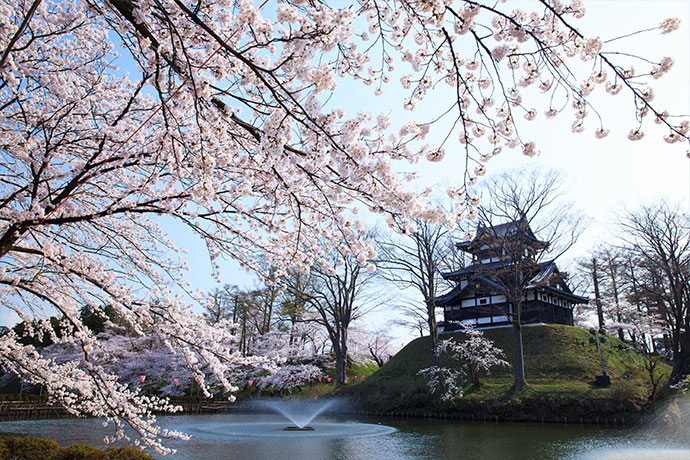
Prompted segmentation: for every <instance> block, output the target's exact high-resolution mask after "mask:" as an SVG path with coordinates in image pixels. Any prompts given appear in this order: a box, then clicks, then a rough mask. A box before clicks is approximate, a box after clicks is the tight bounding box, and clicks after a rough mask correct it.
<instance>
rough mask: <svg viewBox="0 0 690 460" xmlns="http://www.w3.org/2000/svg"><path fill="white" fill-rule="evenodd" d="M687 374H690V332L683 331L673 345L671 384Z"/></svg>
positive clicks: (669, 380)
mask: <svg viewBox="0 0 690 460" xmlns="http://www.w3.org/2000/svg"><path fill="white" fill-rule="evenodd" d="M686 375H690V333H688V332H687V331H686V332H681V333H680V334H679V340H678V341H677V342H676V343H674V347H673V369H672V370H671V377H670V378H669V379H668V382H669V384H671V385H672V384H674V383H677V382H678V380H679V379H680V378H682V377H684V376H686Z"/></svg>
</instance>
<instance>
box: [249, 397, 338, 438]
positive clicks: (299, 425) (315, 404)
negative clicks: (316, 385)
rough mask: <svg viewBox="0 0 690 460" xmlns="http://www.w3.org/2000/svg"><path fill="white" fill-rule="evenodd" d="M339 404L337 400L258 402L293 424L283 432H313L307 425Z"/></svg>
mask: <svg viewBox="0 0 690 460" xmlns="http://www.w3.org/2000/svg"><path fill="white" fill-rule="evenodd" d="M339 402H340V401H339V400H337V399H325V400H319V399H314V400H295V399H267V400H261V401H260V403H261V404H262V405H264V406H265V407H268V408H269V409H271V410H274V411H276V412H278V413H280V414H282V415H283V416H285V418H287V419H288V420H290V421H291V422H292V423H293V424H292V425H288V426H286V427H285V428H283V431H314V427H313V426H309V423H310V422H311V421H312V420H314V419H315V418H316V417H318V416H319V415H320V414H322V413H324V412H325V411H326V410H328V409H329V408H332V407H334V406H336V405H337V404H339Z"/></svg>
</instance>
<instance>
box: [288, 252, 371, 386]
mask: <svg viewBox="0 0 690 460" xmlns="http://www.w3.org/2000/svg"><path fill="white" fill-rule="evenodd" d="M330 261H331V262H332V264H333V267H328V268H326V267H314V268H313V269H312V272H311V274H310V277H311V280H310V282H308V283H303V284H302V285H301V286H298V285H297V284H296V283H295V282H294V280H291V279H288V280H287V287H288V289H289V290H290V291H291V292H293V294H294V295H299V296H301V298H303V299H305V301H306V304H307V305H308V306H309V307H310V308H311V309H312V310H313V311H314V312H315V313H316V315H314V316H313V317H311V318H310V317H307V318H305V321H313V322H316V323H317V324H320V325H321V326H323V327H324V328H325V329H326V331H327V332H328V337H329V339H330V342H331V346H332V347H333V353H334V355H335V367H336V383H337V384H338V385H343V384H344V383H345V367H346V365H347V351H348V342H347V340H348V329H349V327H350V324H351V323H352V322H353V321H354V320H356V319H357V318H360V317H361V316H362V315H364V314H366V313H368V312H369V311H371V310H372V309H373V308H374V307H376V304H375V299H376V298H377V296H376V295H374V294H373V293H372V292H371V291H369V290H368V287H369V284H370V283H371V281H373V279H374V273H373V272H369V271H367V269H366V268H365V267H362V266H360V265H358V263H357V260H356V259H355V258H353V257H351V256H348V255H344V254H342V253H340V252H339V251H334V252H333V253H332V254H331V260H330Z"/></svg>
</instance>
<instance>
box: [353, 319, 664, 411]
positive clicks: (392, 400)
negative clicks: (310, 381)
mask: <svg viewBox="0 0 690 460" xmlns="http://www.w3.org/2000/svg"><path fill="white" fill-rule="evenodd" d="M463 336H464V334H463V333H455V334H443V335H442V339H445V338H447V337H454V338H455V339H456V340H463ZM485 336H486V337H487V338H489V339H491V340H493V341H494V343H495V345H496V346H498V347H499V348H501V349H503V350H504V352H505V355H506V359H507V360H508V361H509V362H512V353H513V350H512V329H511V328H501V329H491V330H487V331H485ZM589 337H590V334H589V332H588V331H587V330H585V329H581V328H576V327H571V326H562V325H540V326H530V327H525V328H524V329H523V344H524V349H525V372H526V375H527V382H528V383H529V386H528V387H527V388H526V389H525V390H524V391H522V392H520V393H519V394H518V395H513V394H512V392H511V389H510V387H511V385H512V368H508V367H503V368H495V369H494V370H493V371H492V373H491V375H482V378H481V382H482V385H481V387H480V388H476V387H473V386H471V385H468V386H466V387H465V396H464V397H463V398H461V399H457V400H455V401H452V402H444V401H441V400H440V398H439V397H438V396H436V395H432V394H430V393H429V390H428V389H427V387H426V380H425V378H424V377H422V376H420V375H418V371H419V370H420V369H422V368H425V367H428V366H429V359H430V358H429V339H428V337H424V338H419V339H416V340H414V341H412V342H410V343H409V344H408V345H407V346H405V348H403V349H402V350H401V351H400V352H399V353H398V354H396V355H395V356H394V357H393V358H391V360H390V361H389V362H388V363H387V364H386V365H384V366H383V367H382V368H381V369H380V370H379V371H378V372H376V373H375V374H373V375H371V376H370V377H369V378H367V379H366V381H364V382H362V383H359V384H357V385H355V386H352V387H349V388H347V389H346V390H345V391H344V393H345V394H347V395H349V396H352V397H354V398H356V399H358V400H359V401H360V402H361V404H362V406H363V407H364V408H365V409H367V410H373V411H382V412H413V413H414V412H416V413H425V412H435V413H456V414H458V415H469V414H474V415H477V416H481V415H482V414H483V415H486V416H496V415H498V416H500V418H501V419H509V420H558V419H562V417H568V418H570V419H571V420H572V419H576V420H577V419H582V420H583V421H588V420H591V421H594V420H595V419H597V418H601V417H614V416H619V417H620V416H626V415H627V416H628V417H630V416H631V415H635V414H639V413H640V411H641V410H642V409H643V408H644V407H645V406H646V405H648V403H649V399H650V398H649V390H650V388H651V385H650V377H649V373H648V371H647V370H646V369H645V363H646V362H647V360H646V359H645V357H644V356H643V355H641V354H640V353H638V352H636V351H635V350H632V349H630V348H628V347H627V346H625V344H623V343H622V342H620V341H619V340H618V339H617V338H615V337H612V336H607V339H608V341H607V343H606V344H604V346H603V349H604V359H605V364H606V369H607V373H608V375H609V376H610V377H611V381H612V385H611V387H609V388H597V387H595V386H594V381H595V376H596V375H600V374H601V361H600V356H599V352H598V350H597V348H596V346H594V345H590V344H589ZM670 369H671V368H670V366H668V365H667V364H665V363H658V365H657V369H656V374H655V375H659V374H665V376H666V377H668V375H669V374H670ZM666 377H665V378H666ZM665 378H663V379H662V384H661V385H660V387H661V386H663V383H665Z"/></svg>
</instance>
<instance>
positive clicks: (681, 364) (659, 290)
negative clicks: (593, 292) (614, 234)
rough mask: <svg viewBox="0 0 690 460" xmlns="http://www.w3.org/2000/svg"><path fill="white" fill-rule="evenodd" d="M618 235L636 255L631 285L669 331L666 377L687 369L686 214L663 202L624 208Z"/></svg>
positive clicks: (689, 245)
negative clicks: (669, 367)
mask: <svg viewBox="0 0 690 460" xmlns="http://www.w3.org/2000/svg"><path fill="white" fill-rule="evenodd" d="M620 224H621V229H622V232H621V234H622V239H623V240H624V241H625V242H626V243H627V244H628V245H629V247H630V249H631V251H632V252H633V254H634V255H635V257H636V258H637V261H636V264H635V266H636V276H635V280H636V288H637V289H638V295H641V296H643V297H644V298H645V300H646V302H648V304H649V307H651V308H655V309H656V310H657V311H658V313H659V314H660V315H661V317H662V318H663V320H664V322H665V323H666V325H667V327H668V330H669V332H670V334H671V348H672V351H673V370H672V372H671V377H670V379H669V382H670V383H674V382H676V381H677V380H678V379H679V378H681V377H683V376H684V375H687V374H690V309H689V307H690V284H688V283H690V220H689V219H688V216H687V215H685V214H683V213H682V212H681V211H680V210H679V209H678V207H671V206H669V205H667V204H666V203H660V204H656V205H652V206H645V207H643V208H642V209H640V210H639V211H630V212H628V213H627V215H626V216H625V217H624V218H623V219H622V220H621V223H620Z"/></svg>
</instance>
